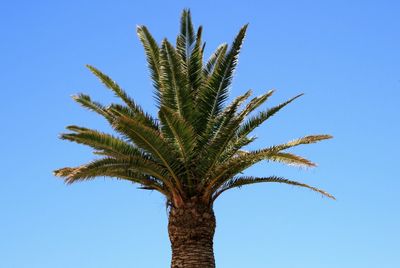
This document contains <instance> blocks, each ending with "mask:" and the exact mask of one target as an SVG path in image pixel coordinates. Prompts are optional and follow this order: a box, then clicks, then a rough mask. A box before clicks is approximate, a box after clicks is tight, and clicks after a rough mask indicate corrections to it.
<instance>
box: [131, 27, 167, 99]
mask: <svg viewBox="0 0 400 268" xmlns="http://www.w3.org/2000/svg"><path fill="white" fill-rule="evenodd" d="M136 32H137V35H138V37H139V40H140V42H141V43H142V45H143V48H144V51H145V53H146V58H147V63H148V66H149V69H150V73H151V79H152V81H153V86H154V88H155V89H156V96H158V97H159V95H160V90H161V89H160V51H159V50H160V48H159V45H158V44H157V42H156V40H155V39H154V37H153V36H152V35H151V34H150V32H149V30H148V29H147V27H146V26H143V25H141V26H137V28H136Z"/></svg>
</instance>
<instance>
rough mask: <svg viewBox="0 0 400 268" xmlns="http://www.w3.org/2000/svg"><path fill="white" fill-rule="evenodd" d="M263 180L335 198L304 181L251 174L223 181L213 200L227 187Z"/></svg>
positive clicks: (227, 188)
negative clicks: (260, 176)
mask: <svg viewBox="0 0 400 268" xmlns="http://www.w3.org/2000/svg"><path fill="white" fill-rule="evenodd" d="M263 182H275V183H284V184H289V185H293V186H298V187H303V188H308V189H310V190H312V191H314V192H317V193H320V194H322V195H323V196H326V197H328V198H331V199H333V200H335V197H334V196H333V195H331V194H329V193H328V192H326V191H324V190H321V189H318V188H316V187H313V186H310V185H308V184H305V183H301V182H297V181H292V180H288V179H285V178H282V177H276V176H271V177H263V178H259V177H251V176H239V177H235V178H233V179H232V180H230V181H228V182H227V183H225V184H224V185H223V186H222V187H221V188H220V189H219V190H218V191H216V192H215V194H214V196H213V200H215V199H216V198H217V197H218V196H219V195H221V193H223V192H225V191H227V190H229V189H232V188H238V187H242V186H244V185H249V184H256V183H263Z"/></svg>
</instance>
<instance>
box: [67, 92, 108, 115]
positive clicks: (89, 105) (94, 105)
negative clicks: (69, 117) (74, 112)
mask: <svg viewBox="0 0 400 268" xmlns="http://www.w3.org/2000/svg"><path fill="white" fill-rule="evenodd" d="M72 99H73V100H74V101H76V102H77V103H79V104H80V105H82V106H83V107H85V108H86V109H88V110H90V111H93V112H96V113H98V114H100V115H102V116H104V117H105V118H107V119H110V117H109V116H110V115H109V114H108V113H107V109H106V108H105V107H104V106H103V105H102V104H100V103H98V102H95V101H92V99H91V98H90V96H89V95H86V94H82V93H80V94H78V95H73V96H72Z"/></svg>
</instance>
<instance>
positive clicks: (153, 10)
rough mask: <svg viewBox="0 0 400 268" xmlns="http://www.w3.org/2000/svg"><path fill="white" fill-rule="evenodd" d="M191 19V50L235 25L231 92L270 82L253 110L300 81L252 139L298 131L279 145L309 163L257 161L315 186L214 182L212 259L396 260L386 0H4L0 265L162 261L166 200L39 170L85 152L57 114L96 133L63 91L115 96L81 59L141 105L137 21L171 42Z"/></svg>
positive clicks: (101, 266) (275, 139) (289, 262)
mask: <svg viewBox="0 0 400 268" xmlns="http://www.w3.org/2000/svg"><path fill="white" fill-rule="evenodd" d="M185 7H189V8H191V10H192V14H193V19H194V22H195V23H196V24H197V25H198V24H202V25H203V26H204V38H205V40H206V41H207V48H206V53H208V54H209V53H211V51H212V49H213V48H215V47H216V46H217V45H218V44H219V43H222V42H226V41H228V42H230V41H231V40H232V38H233V37H234V35H235V34H236V32H237V30H238V29H239V27H240V26H241V25H243V24H245V23H247V22H249V23H250V28H249V31H248V36H247V39H246V42H245V45H244V48H243V52H242V54H241V57H240V64H239V68H238V70H237V73H236V77H235V79H234V84H233V87H232V90H231V92H232V96H236V95H238V94H240V93H242V92H243V91H245V90H247V89H249V88H252V89H253V90H254V92H255V93H256V94H261V93H264V92H265V91H266V90H268V89H271V88H274V89H276V94H275V95H274V97H273V98H272V99H271V101H270V103H269V104H268V105H274V104H278V103H280V102H282V101H284V100H286V99H288V98H289V97H292V96H294V95H296V94H298V93H301V92H304V93H305V95H304V96H303V97H302V98H301V99H299V100H297V101H296V102H295V103H293V104H292V105H290V106H288V107H287V108H286V109H285V110H283V111H281V112H280V114H278V115H277V116H276V117H274V118H273V119H271V120H270V121H269V122H267V123H266V124H265V125H264V126H263V127H261V128H259V129H257V130H256V131H255V134H256V135H257V136H259V139H258V141H257V142H256V146H257V147H262V146H268V145H272V144H274V143H279V142H284V141H287V140H290V139H293V138H297V137H301V136H304V135H307V134H320V133H330V134H332V135H334V136H335V138H334V139H333V140H329V141H327V142H323V143H320V144H317V145H310V146H306V147H301V148H300V147H299V148H296V150H294V151H295V152H296V153H298V154H300V155H304V156H307V157H309V158H311V159H312V160H314V161H316V162H317V163H319V166H318V167H317V168H316V169H311V170H301V169H297V168H292V167H284V166H282V165H278V164H266V163H262V164H260V165H257V166H256V167H254V168H252V169H251V170H249V174H255V175H282V176H286V177H288V178H291V179H296V180H300V181H304V182H306V183H310V184H312V185H315V186H318V187H321V188H323V189H326V190H328V191H329V192H331V193H332V194H334V195H335V196H336V197H337V199H338V200H337V201H336V202H334V201H331V200H328V199H326V198H321V196H320V195H318V194H315V193H313V192H310V191H308V190H304V189H297V188H294V187H291V186H285V185H271V184H268V185H258V186H250V187H247V188H242V189H240V190H235V191H232V192H230V193H226V194H225V195H224V196H223V197H222V198H221V199H220V200H218V201H217V203H216V205H215V210H216V213H217V233H216V237H215V255H216V261H217V266H218V267H232V268H239V267H252V268H264V267H274V268H303V267H307V268H320V267H324V268H337V267H341V268H347V267H363V268H369V267H371V268H375V267H384V268H392V267H398V263H400V257H399V254H398V252H399V250H400V242H399V241H400V232H399V227H400V214H399V213H398V210H399V205H400V197H399V187H400V182H399V174H398V166H399V159H398V151H399V149H400V148H399V147H400V146H399V141H398V137H399V135H400V126H399V115H400V113H399V107H400V93H399V91H400V49H399V48H400V35H399V28H400V17H399V15H398V12H399V9H400V4H399V2H398V1H236V2H234V1H226V0H224V1H140V2H139V1H137V2H133V1H99V0H98V1H8V2H3V3H1V8H0V10H1V11H0V12H1V16H0V24H1V27H0V36H1V42H0V51H1V60H0V73H1V89H0V90H1V100H2V104H1V105H0V114H1V118H2V123H1V132H0V142H1V148H2V149H1V151H2V154H1V166H2V172H1V175H0V214H1V216H0V267H4V268H47V267H57V268H70V267H85V268H106V267H120V268H124V267H143V268H144V267H149V268H155V267H168V266H169V260H170V246H169V241H168V236H167V229H166V224H167V213H166V209H165V200H164V199H163V198H162V197H161V196H160V195H158V194H157V193H149V192H146V191H140V190H138V189H136V187H135V186H134V185H132V184H129V183H125V182H120V181H115V180H108V179H103V178H101V179H98V180H96V181H92V182H86V183H80V184H75V185H72V186H66V185H64V184H63V182H62V181H61V180H59V179H57V178H55V177H53V175H52V170H54V169H56V168H59V167H63V166H74V165H79V164H81V163H84V162H86V161H88V160H90V159H92V155H91V152H90V150H89V149H88V148H85V147H83V146H79V145H76V144H72V143H68V142H65V141H61V140H59V139H58V138H57V137H58V135H59V133H61V132H63V131H64V127H65V126H66V125H71V124H76V125H83V126H89V127H93V128H98V129H101V130H106V131H108V130H110V128H109V127H108V126H107V125H106V123H105V122H104V121H103V120H101V118H99V117H97V116H96V115H95V114H91V113H90V112H88V111H86V110H83V109H82V108H80V107H79V106H78V105H76V104H75V103H74V102H73V101H72V100H71V98H70V96H71V95H73V94H75V93H78V92H85V93H88V94H90V95H91V96H92V97H93V98H94V99H96V100H99V101H101V102H103V103H109V102H112V101H115V99H114V97H113V96H112V94H111V93H110V92H108V91H107V90H106V89H104V88H103V87H102V86H101V85H100V84H99V83H98V81H97V80H96V79H95V78H94V77H93V76H92V75H91V74H90V73H89V72H88V71H87V70H86V69H85V67H84V65H85V64H87V63H90V64H93V65H95V66H97V67H98V68H100V69H101V70H103V71H104V72H106V73H108V74H109V75H110V76H112V77H113V78H114V79H115V80H117V81H118V82H119V83H120V85H121V86H123V87H124V88H125V89H126V90H127V91H128V92H129V93H130V94H131V96H132V97H134V98H135V99H136V100H137V101H138V102H139V103H140V104H142V105H143V107H145V109H146V110H148V111H150V112H151V113H154V112H155V107H154V101H153V96H152V87H151V82H150V79H149V77H148V71H147V68H146V63H145V58H144V54H143V50H142V48H141V46H140V44H139V41H138V39H137V37H136V34H135V26H136V25H137V24H145V25H147V26H148V27H149V28H150V29H151V31H152V33H153V34H154V36H155V37H156V38H157V40H161V39H162V38H163V37H167V38H169V39H171V40H174V39H175V35H176V33H177V31H178V22H179V16H180V13H181V10H182V9H183V8H185Z"/></svg>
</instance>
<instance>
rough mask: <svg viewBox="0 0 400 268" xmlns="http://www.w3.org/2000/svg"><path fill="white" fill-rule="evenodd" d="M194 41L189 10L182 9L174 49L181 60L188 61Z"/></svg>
mask: <svg viewBox="0 0 400 268" xmlns="http://www.w3.org/2000/svg"><path fill="white" fill-rule="evenodd" d="M194 42H195V33H194V28H193V24H192V17H191V15H190V10H188V9H184V10H183V12H182V15H181V27H180V34H179V35H178V37H177V40H176V50H177V51H178V53H179V55H180V56H181V58H182V60H183V61H185V62H189V59H190V55H191V53H192V49H193V44H194Z"/></svg>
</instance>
